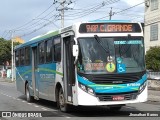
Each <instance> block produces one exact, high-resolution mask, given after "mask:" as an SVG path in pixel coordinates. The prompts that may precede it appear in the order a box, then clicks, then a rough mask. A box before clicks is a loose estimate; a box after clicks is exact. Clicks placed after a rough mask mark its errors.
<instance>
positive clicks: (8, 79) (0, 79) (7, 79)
mask: <svg viewBox="0 0 160 120" xmlns="http://www.w3.org/2000/svg"><path fill="white" fill-rule="evenodd" d="M0 82H12V81H11V78H2V77H0Z"/></svg>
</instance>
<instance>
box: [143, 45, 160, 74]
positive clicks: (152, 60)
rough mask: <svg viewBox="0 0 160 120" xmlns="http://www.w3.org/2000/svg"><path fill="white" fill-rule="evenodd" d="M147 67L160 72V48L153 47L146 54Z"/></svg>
mask: <svg viewBox="0 0 160 120" xmlns="http://www.w3.org/2000/svg"><path fill="white" fill-rule="evenodd" d="M146 67H147V69H151V70H153V71H160V47H158V46H156V47H151V48H150V49H149V50H148V51H147V53H146Z"/></svg>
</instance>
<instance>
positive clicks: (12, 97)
mask: <svg viewBox="0 0 160 120" xmlns="http://www.w3.org/2000/svg"><path fill="white" fill-rule="evenodd" d="M0 111H1V112H4V111H7V112H8V111H9V112H10V111H11V112H12V114H14V113H13V111H14V112H17V113H20V114H19V115H24V116H25V114H27V115H28V113H26V111H33V112H35V113H37V112H40V114H37V116H38V117H40V116H41V115H42V116H44V115H45V116H48V117H45V119H53V117H54V120H56V119H58V120H59V119H76V120H82V119H88V120H90V119H92V120H93V119H96V120H97V119H105V120H107V119H112V120H115V119H116V120H117V119H119V120H125V119H126V120H128V119H130V120H134V119H135V117H128V116H129V115H130V114H131V113H133V111H137V113H140V114H146V113H145V112H144V111H153V113H155V112H154V111H160V103H159V102H146V103H138V104H129V105H127V106H124V107H123V108H122V109H121V111H119V112H115V113H113V112H110V111H109V110H108V109H107V107H73V108H72V112H70V113H62V112H60V111H59V110H58V109H57V108H56V104H55V103H54V102H51V101H46V100H39V101H34V102H33V103H27V101H26V97H25V95H23V94H21V93H20V92H18V91H17V90H16V85H15V83H8V82H0ZM0 114H2V113H0ZM133 114H135V113H133ZM159 114H160V112H159ZM16 115H18V114H14V116H15V118H13V117H12V118H9V117H5V118H0V120H18V119H20V120H21V119H26V120H28V119H29V120H43V119H44V117H42V118H32V117H30V118H18V117H16ZM24 116H23V117H24ZM124 116H127V117H124ZM136 119H137V120H149V119H154V120H159V119H160V117H136Z"/></svg>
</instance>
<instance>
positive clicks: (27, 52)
mask: <svg viewBox="0 0 160 120" xmlns="http://www.w3.org/2000/svg"><path fill="white" fill-rule="evenodd" d="M29 64H30V47H27V48H25V65H29Z"/></svg>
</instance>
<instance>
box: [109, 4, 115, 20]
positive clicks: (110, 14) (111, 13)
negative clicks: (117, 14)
mask: <svg viewBox="0 0 160 120" xmlns="http://www.w3.org/2000/svg"><path fill="white" fill-rule="evenodd" d="M113 15H114V12H112V7H111V10H110V12H109V20H111V19H112V16H113Z"/></svg>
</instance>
